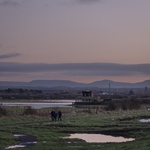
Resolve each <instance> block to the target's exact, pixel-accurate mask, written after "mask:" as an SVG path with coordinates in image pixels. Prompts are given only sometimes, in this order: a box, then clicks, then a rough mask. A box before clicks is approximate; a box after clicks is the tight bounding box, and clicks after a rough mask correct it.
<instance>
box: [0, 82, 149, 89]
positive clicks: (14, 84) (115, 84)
mask: <svg viewBox="0 0 150 150" xmlns="http://www.w3.org/2000/svg"><path fill="white" fill-rule="evenodd" d="M109 84H110V86H111V88H144V87H150V80H146V81H143V82H137V83H126V82H115V81H111V80H101V81H95V82H92V83H79V82H73V81H69V80H33V81H31V82H9V81H0V87H1V88H2V87H3V88H4V87H5V88H12V87H14V88H18V87H19V88H21V87H51V88H52V87H55V88H56V87H71V88H75V87H96V88H108V87H109Z"/></svg>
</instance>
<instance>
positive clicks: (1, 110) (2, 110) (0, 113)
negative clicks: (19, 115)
mask: <svg viewBox="0 0 150 150" xmlns="http://www.w3.org/2000/svg"><path fill="white" fill-rule="evenodd" d="M6 115H7V111H6V108H5V107H3V106H0V117H2V116H6Z"/></svg>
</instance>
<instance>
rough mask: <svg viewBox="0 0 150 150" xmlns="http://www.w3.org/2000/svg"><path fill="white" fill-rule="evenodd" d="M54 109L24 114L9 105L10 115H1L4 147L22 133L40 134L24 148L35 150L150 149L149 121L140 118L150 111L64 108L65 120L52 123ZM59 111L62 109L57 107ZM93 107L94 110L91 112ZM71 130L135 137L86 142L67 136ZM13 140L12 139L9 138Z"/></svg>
mask: <svg viewBox="0 0 150 150" xmlns="http://www.w3.org/2000/svg"><path fill="white" fill-rule="evenodd" d="M52 109H54V108H45V109H38V110H36V111H37V112H36V114H28V115H23V111H24V108H21V107H9V108H6V110H7V112H8V115H7V116H3V117H2V118H0V131H7V132H8V133H6V132H0V135H1V136H0V137H4V138H3V139H2V138H0V146H1V145H2V146H1V147H4V146H8V145H12V144H13V143H17V142H18V140H17V139H16V138H15V137H13V136H12V135H11V133H12V132H19V133H24V134H29V135H34V136H36V139H37V142H38V143H37V144H35V146H33V147H28V148H24V149H31V150H41V149H42V150H50V149H51V150H85V149H86V150H91V149H94V150H99V149H101V150H110V147H111V150H116V149H121V150H138V149H139V150H149V147H150V144H149V143H150V133H149V132H148V131H149V129H150V124H149V123H140V122H138V119H140V118H145V117H146V118H148V117H149V118H150V112H149V111H147V110H145V109H140V110H128V111H123V110H118V111H104V110H103V109H102V108H98V113H97V107H92V106H90V107H82V108H61V111H62V113H63V116H62V121H56V122H52V121H51V120H50V112H51V110H52ZM55 110H56V111H57V110H58V108H55ZM89 110H90V111H89ZM70 133H103V134H111V135H115V136H118V135H123V136H125V137H132V138H135V139H136V140H135V141H132V142H127V143H86V142H85V141H83V140H80V139H63V138H62V137H66V136H68V135H69V134H70ZM9 139H10V140H9Z"/></svg>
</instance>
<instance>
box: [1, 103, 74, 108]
mask: <svg viewBox="0 0 150 150" xmlns="http://www.w3.org/2000/svg"><path fill="white" fill-rule="evenodd" d="M2 105H3V106H21V107H24V106H31V107H32V108H35V109H38V108H47V107H72V106H71V105H72V102H63V103H60V102H59V103H58V102H55V103H54V102H52V103H25V102H20V103H19V102H14V103H9V102H8V103H3V104H2Z"/></svg>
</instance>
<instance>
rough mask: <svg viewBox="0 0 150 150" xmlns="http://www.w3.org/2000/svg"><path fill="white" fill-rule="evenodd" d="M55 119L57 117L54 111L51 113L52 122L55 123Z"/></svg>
mask: <svg viewBox="0 0 150 150" xmlns="http://www.w3.org/2000/svg"><path fill="white" fill-rule="evenodd" d="M54 117H55V111H54V110H52V111H51V120H52V121H54V120H55V118H54Z"/></svg>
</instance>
